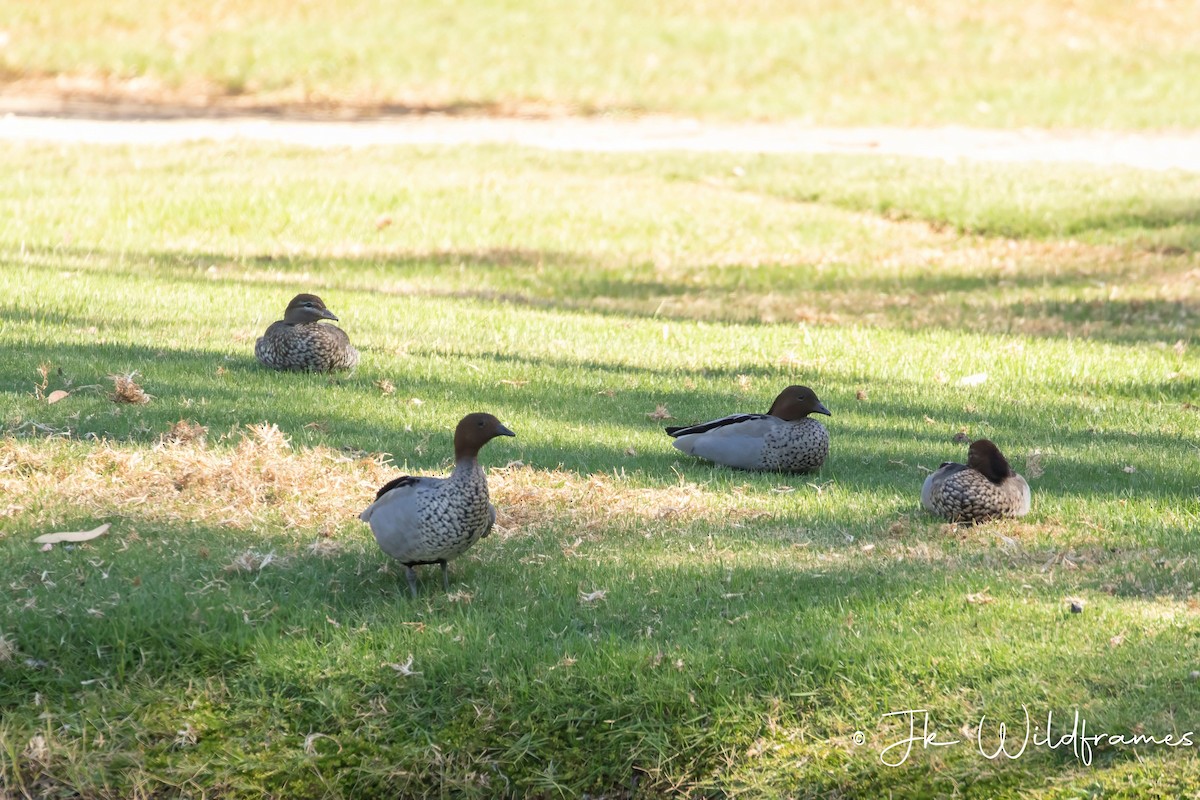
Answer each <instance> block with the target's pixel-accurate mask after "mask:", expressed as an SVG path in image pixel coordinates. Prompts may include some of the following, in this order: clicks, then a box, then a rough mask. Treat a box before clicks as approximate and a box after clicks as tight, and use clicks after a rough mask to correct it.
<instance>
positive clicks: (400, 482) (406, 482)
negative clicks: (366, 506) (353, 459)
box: [375, 475, 417, 500]
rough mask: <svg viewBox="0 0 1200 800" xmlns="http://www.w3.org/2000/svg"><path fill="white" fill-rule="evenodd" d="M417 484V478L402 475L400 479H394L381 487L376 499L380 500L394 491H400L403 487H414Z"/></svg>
mask: <svg viewBox="0 0 1200 800" xmlns="http://www.w3.org/2000/svg"><path fill="white" fill-rule="evenodd" d="M416 482H417V478H414V477H413V476H412V475H401V476H400V477H399V478H392V479H391V480H390V481H388V482H387V483H385V484H384V485H383V486H380V487H379V491H378V492H376V493H375V499H376V500H378V499H379V498H381V497H383V496H384V495H385V494H387V493H388V492H390V491H391V490H392V489H399V488H400V487H401V486H412V485H413V484H414V483H416Z"/></svg>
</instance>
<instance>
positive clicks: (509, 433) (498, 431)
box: [496, 425, 516, 437]
mask: <svg viewBox="0 0 1200 800" xmlns="http://www.w3.org/2000/svg"><path fill="white" fill-rule="evenodd" d="M496 435H497V436H513V437H515V436H516V434H515V433H513V432H512V431H510V430H509V429H508V428H506V427H504V426H503V425H501V426H500V427H499V428H497V429H496Z"/></svg>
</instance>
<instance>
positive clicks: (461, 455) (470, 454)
mask: <svg viewBox="0 0 1200 800" xmlns="http://www.w3.org/2000/svg"><path fill="white" fill-rule="evenodd" d="M497 436H516V434H515V433H513V432H512V431H510V430H509V429H508V428H506V427H504V425H503V424H502V423H501V422H500V420H498V419H496V418H495V417H493V416H492V415H491V414H467V415H466V416H465V417H463V418H462V420H461V421H460V422H459V423H458V427H457V428H455V429H454V460H455V461H462V460H463V459H465V458H477V457H478V456H479V450H480V448H482V447H483V446H484V445H485V444H487V443H488V442H490V441H491V440H492V439H495V438H496V437H497Z"/></svg>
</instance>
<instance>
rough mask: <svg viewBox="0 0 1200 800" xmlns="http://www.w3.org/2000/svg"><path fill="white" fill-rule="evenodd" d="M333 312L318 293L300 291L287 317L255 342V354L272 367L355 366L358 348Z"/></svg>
mask: <svg viewBox="0 0 1200 800" xmlns="http://www.w3.org/2000/svg"><path fill="white" fill-rule="evenodd" d="M322 320H334V321H337V317H336V316H334V314H333V312H332V311H330V310H329V309H328V308H326V307H325V303H324V302H323V301H322V300H321V298H319V297H317V296H316V295H315V294H298V295H296V296H295V297H293V298H292V302H290V303H288V307H287V310H286V311H284V313H283V319H281V320H279V321H278V322H274V323H272V324H271V326H270V327H269V328H267V332H266V333H264V334H263V335H262V336H261V337H260V338H259V339H258V341H256V342H255V343H254V356H255V358H257V359H258V361H259V363H261V364H262V365H263V366H267V367H270V368H271V369H282V370H302V371H307V372H331V371H334V370H342V369H352V368H353V367H354V366H355V365H356V364H358V351H357V350H355V349H354V347H353V346H352V345H351V344H350V337H349V336H347V335H346V332H345V331H343V330H342V329H341V328H339V327H337V326H336V325H323V324H321V321H322Z"/></svg>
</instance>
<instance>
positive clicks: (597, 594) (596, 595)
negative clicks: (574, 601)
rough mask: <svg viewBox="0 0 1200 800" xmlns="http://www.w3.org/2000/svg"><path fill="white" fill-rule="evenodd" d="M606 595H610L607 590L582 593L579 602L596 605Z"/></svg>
mask: <svg viewBox="0 0 1200 800" xmlns="http://www.w3.org/2000/svg"><path fill="white" fill-rule="evenodd" d="M606 594H608V590H607V589H597V590H596V591H594V592H580V593H579V601H580V602H581V603H595V602H597V601H599V600H603V599H604V596H605V595H606Z"/></svg>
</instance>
